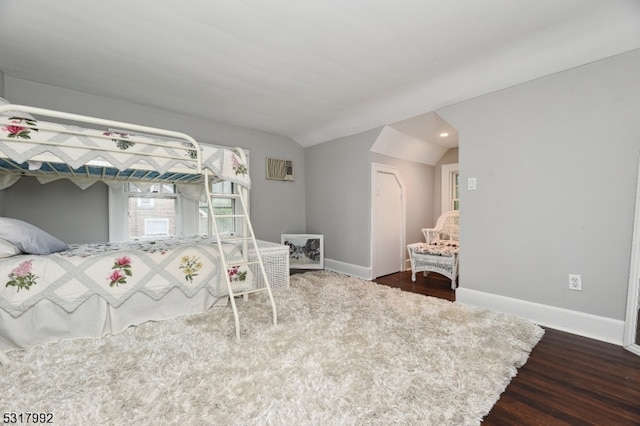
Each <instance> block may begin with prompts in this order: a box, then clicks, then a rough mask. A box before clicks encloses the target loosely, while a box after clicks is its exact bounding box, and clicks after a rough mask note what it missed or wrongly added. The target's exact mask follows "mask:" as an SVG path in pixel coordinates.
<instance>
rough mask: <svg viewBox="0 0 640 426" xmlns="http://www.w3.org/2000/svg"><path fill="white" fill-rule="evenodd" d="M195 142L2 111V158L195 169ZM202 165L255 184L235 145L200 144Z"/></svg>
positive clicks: (163, 170) (228, 177)
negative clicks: (16, 114)
mask: <svg viewBox="0 0 640 426" xmlns="http://www.w3.org/2000/svg"><path fill="white" fill-rule="evenodd" d="M191 148H193V145H192V144H191V143H189V142H185V141H179V140H168V139H153V138H152V137H148V136H143V135H136V134H129V133H125V132H119V131H118V132H115V131H109V130H96V129H87V128H81V127H76V126H70V125H65V124H59V123H51V122H47V121H41V120H36V119H34V118H25V117H13V116H10V115H9V116H7V115H2V114H0V157H1V158H10V159H11V160H13V161H15V162H17V163H18V164H21V163H25V162H28V161H31V164H30V166H31V165H32V164H34V161H38V160H41V159H42V156H46V158H47V161H52V162H61V163H65V164H68V165H70V166H71V167H73V168H74V169H77V168H79V167H81V166H85V165H87V164H91V163H90V162H92V161H94V162H95V161H100V162H107V163H108V164H110V165H111V166H113V167H115V168H116V169H118V170H126V169H135V168H136V167H139V166H144V167H146V168H149V167H151V168H152V169H153V170H155V171H158V172H160V173H166V172H170V171H175V170H176V168H180V170H182V169H186V170H187V171H188V170H192V171H193V173H195V172H196V170H195V162H194V159H195V158H196V156H197V152H196V150H195V149H191ZM200 149H201V154H200V158H201V161H202V166H203V167H204V168H208V169H209V170H211V171H212V172H213V173H214V174H215V175H216V176H218V178H219V180H228V181H231V182H234V183H237V184H239V185H242V186H244V187H247V188H250V187H251V180H250V178H249V173H248V169H247V165H246V164H245V163H244V162H243V160H242V159H241V158H240V157H239V156H238V155H237V154H236V153H235V152H234V151H233V150H232V149H229V148H225V147H220V146H213V145H207V144H201V145H200Z"/></svg>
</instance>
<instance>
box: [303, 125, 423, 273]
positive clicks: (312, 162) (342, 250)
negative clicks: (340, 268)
mask: <svg viewBox="0 0 640 426" xmlns="http://www.w3.org/2000/svg"><path fill="white" fill-rule="evenodd" d="M380 130H381V129H374V130H370V131H367V132H363V133H359V134H356V135H352V136H348V137H345V138H340V139H336V140H334V141H330V142H325V143H322V144H320V145H314V146H311V147H308V148H307V149H306V150H305V163H306V177H307V186H306V188H307V191H306V192H307V195H306V197H307V232H309V233H320V234H324V244H325V258H326V259H331V260H335V261H338V262H342V263H346V264H349V265H354V266H357V267H365V268H366V267H371V247H370V237H371V199H370V198H371V163H374V162H375V163H380V164H385V165H389V166H393V167H396V168H397V169H398V173H399V174H400V176H401V178H402V180H403V183H404V185H405V187H406V190H407V204H406V209H407V221H406V238H407V242H416V241H422V240H423V237H422V234H421V229H422V228H424V227H426V226H430V225H431V224H432V223H433V221H434V219H433V183H434V176H433V175H434V167H432V166H427V165H424V164H419V163H414V162H411V161H405V160H399V159H396V158H392V157H389V156H386V155H382V154H377V153H373V152H371V147H372V146H373V144H374V143H375V141H376V139H377V137H378V136H379V134H380Z"/></svg>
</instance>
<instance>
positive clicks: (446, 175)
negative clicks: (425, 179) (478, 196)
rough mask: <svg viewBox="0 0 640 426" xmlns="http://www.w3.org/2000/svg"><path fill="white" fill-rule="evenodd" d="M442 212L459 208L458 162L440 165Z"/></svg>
mask: <svg viewBox="0 0 640 426" xmlns="http://www.w3.org/2000/svg"><path fill="white" fill-rule="evenodd" d="M441 187H442V189H441V191H442V192H441V193H442V202H441V210H442V213H444V212H446V211H449V210H460V199H459V197H460V173H459V172H458V163H454V164H443V165H442V181H441Z"/></svg>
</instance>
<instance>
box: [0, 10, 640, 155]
mask: <svg viewBox="0 0 640 426" xmlns="http://www.w3.org/2000/svg"><path fill="white" fill-rule="evenodd" d="M638 47H640V1H638V0H528V1H527V0H484V1H478V0H394V1H391V0H180V1H176V0H128V1H124V0H121V1H118V0H91V1H87V0H56V1H51V0H0V69H1V70H2V71H4V73H5V75H7V76H11V77H16V78H21V79H26V80H32V81H37V82H41V83H46V84H50V85H55V86H60V87H64V88H68V89H74V90H80V91H83V92H87V93H93V94H97V95H102V96H108V97H113V98H118V99H123V100H126V101H130V102H134V103H138V104H142V105H148V106H152V107H158V108H163V109H167V110H171V111H174V112H177V113H183V114H188V115H195V116H199V117H203V118H206V119H211V120H215V121H219V122H224V123H229V124H234V125H238V126H243V127H248V128H253V129H259V130H264V131H267V132H271V133H275V134H280V135H285V136H289V137H291V138H293V139H294V140H296V141H297V142H298V143H300V144H301V145H302V146H310V145H313V144H316V143H321V142H324V141H327V140H331V139H335V138H338V137H341V136H346V135H350V134H354V133H357V132H361V131H364V130H369V129H372V128H376V127H380V126H384V125H390V124H392V126H391V129H392V130H387V131H399V132H402V133H404V134H408V135H410V137H415V138H416V139H421V138H424V136H423V135H422V134H413V133H412V132H414V131H415V128H416V127H418V128H419V127H420V126H421V125H422V124H424V123H423V121H424V120H423V119H422V118H420V119H418V120H417V124H416V123H412V122H411V121H409V122H404V120H407V119H410V118H412V117H416V116H421V115H422V114H424V113H428V112H430V111H433V110H436V109H437V108H440V107H443V106H445V105H449V104H452V103H455V102H458V101H461V100H464V99H468V98H471V97H474V96H478V95H481V94H484V93H488V92H491V91H495V90H498V89H501V88H504V87H508V86H511V85H514V84H518V83H521V82H523V81H528V80H531V79H534V78H538V77H541V76H544V75H548V74H551V73H554V72H558V71H561V70H565V69H568V68H571V67H575V66H578V65H582V64H584V63H587V62H591V61H594V60H598V59H601V58H604V57H608V56H612V55H615V54H619V53H622V52H625V51H628V50H632V49H635V48H638ZM428 120H429V119H428V118H427V121H428ZM398 122H400V123H398ZM421 123H422V124H421Z"/></svg>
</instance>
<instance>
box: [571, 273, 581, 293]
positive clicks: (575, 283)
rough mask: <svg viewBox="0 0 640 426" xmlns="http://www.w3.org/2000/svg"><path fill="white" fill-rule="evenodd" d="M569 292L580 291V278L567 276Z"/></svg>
mask: <svg viewBox="0 0 640 426" xmlns="http://www.w3.org/2000/svg"><path fill="white" fill-rule="evenodd" d="M569 290H577V291H582V277H581V276H580V275H576V274H569Z"/></svg>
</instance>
